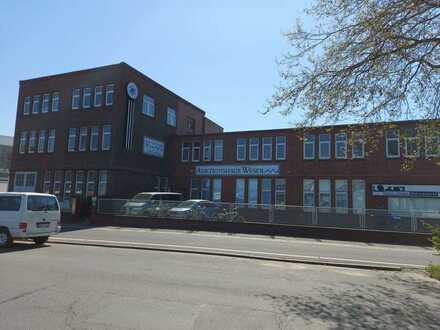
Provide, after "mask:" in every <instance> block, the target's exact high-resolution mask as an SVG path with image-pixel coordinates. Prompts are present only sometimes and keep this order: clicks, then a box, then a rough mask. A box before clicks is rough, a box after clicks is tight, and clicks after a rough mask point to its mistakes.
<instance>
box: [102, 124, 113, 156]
mask: <svg viewBox="0 0 440 330" xmlns="http://www.w3.org/2000/svg"><path fill="white" fill-rule="evenodd" d="M111 143H112V127H111V126H110V125H105V126H104V127H103V128H102V146H101V148H102V150H110V148H111Z"/></svg>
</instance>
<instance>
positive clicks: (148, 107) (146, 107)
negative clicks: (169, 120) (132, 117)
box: [142, 95, 155, 117]
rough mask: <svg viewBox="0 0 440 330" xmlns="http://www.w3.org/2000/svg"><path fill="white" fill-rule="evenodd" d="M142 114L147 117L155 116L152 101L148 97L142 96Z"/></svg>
mask: <svg viewBox="0 0 440 330" xmlns="http://www.w3.org/2000/svg"><path fill="white" fill-rule="evenodd" d="M142 113H143V114H144V115H147V116H149V117H154V116H155V108H154V99H153V98H152V97H149V96H148V95H144V100H143V103H142Z"/></svg>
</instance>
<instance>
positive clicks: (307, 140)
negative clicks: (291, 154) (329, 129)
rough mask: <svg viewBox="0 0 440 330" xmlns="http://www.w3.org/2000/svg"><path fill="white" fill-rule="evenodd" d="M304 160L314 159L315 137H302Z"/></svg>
mask: <svg viewBox="0 0 440 330" xmlns="http://www.w3.org/2000/svg"><path fill="white" fill-rule="evenodd" d="M304 159H315V136H314V135H312V134H306V135H304Z"/></svg>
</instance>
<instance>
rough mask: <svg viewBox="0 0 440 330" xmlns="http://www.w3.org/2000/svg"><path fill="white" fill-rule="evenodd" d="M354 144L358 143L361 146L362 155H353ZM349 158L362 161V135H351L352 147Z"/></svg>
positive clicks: (363, 156) (363, 145)
mask: <svg viewBox="0 0 440 330" xmlns="http://www.w3.org/2000/svg"><path fill="white" fill-rule="evenodd" d="M356 142H360V143H361V145H362V155H355V148H354V145H355V143H356ZM351 158H352V159H364V158H365V139H364V136H363V134H362V133H353V135H352V146H351Z"/></svg>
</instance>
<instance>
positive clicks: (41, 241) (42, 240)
mask: <svg viewBox="0 0 440 330" xmlns="http://www.w3.org/2000/svg"><path fill="white" fill-rule="evenodd" d="M48 239H49V236H43V237H35V238H33V241H34V242H35V244H44V243H46V242H47V240H48Z"/></svg>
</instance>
